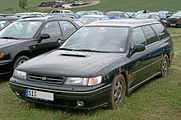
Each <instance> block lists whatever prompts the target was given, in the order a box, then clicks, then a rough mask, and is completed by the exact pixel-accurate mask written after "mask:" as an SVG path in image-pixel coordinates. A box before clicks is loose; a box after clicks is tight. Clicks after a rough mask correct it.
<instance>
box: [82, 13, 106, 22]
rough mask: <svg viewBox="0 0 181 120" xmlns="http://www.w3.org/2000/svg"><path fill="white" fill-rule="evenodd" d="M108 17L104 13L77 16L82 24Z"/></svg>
mask: <svg viewBox="0 0 181 120" xmlns="http://www.w3.org/2000/svg"><path fill="white" fill-rule="evenodd" d="M108 19H109V17H107V16H105V15H84V16H82V17H81V18H79V20H80V22H82V23H83V24H89V23H91V22H94V21H99V20H108Z"/></svg>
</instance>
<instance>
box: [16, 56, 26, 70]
mask: <svg viewBox="0 0 181 120" xmlns="http://www.w3.org/2000/svg"><path fill="white" fill-rule="evenodd" d="M28 60H29V57H27V56H19V57H17V58H16V60H15V61H14V65H13V70H14V69H16V67H18V66H19V65H21V64H23V63H24V62H26V61H28Z"/></svg>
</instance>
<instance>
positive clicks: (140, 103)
mask: <svg viewBox="0 0 181 120" xmlns="http://www.w3.org/2000/svg"><path fill="white" fill-rule="evenodd" d="M168 31H169V32H170V34H171V36H172V38H173V41H174V45H175V57H174V60H173V63H172V65H171V67H170V69H169V76H168V77H167V78H155V79H153V80H152V81H150V82H149V83H147V84H145V85H144V86H142V87H141V88H139V89H137V90H136V91H134V92H133V93H132V94H131V95H129V96H126V99H125V103H124V105H123V107H119V108H118V109H114V110H107V109H103V108H99V109H94V110H90V111H81V110H69V109H62V108H54V107H50V106H43V105H35V104H32V103H28V102H25V101H23V100H20V99H18V98H17V97H16V96H15V95H14V93H13V92H12V91H11V90H10V88H9V84H8V79H4V80H5V81H1V82H0V120H158V119H160V120H180V118H181V80H180V79H181V48H180V46H181V29H177V28H168Z"/></svg>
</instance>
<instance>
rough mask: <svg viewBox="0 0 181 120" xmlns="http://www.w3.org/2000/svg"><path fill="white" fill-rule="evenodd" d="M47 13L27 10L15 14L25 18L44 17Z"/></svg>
mask: <svg viewBox="0 0 181 120" xmlns="http://www.w3.org/2000/svg"><path fill="white" fill-rule="evenodd" d="M46 15H47V13H40V12H27V13H16V14H15V16H17V17H21V18H25V17H44V16H46Z"/></svg>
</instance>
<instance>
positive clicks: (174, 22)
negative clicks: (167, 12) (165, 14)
mask: <svg viewBox="0 0 181 120" xmlns="http://www.w3.org/2000/svg"><path fill="white" fill-rule="evenodd" d="M167 21H168V26H170V27H181V14H180V15H179V14H173V15H172V16H171V17H170V18H168V20H167Z"/></svg>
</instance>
